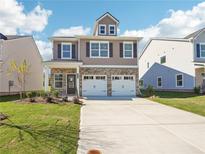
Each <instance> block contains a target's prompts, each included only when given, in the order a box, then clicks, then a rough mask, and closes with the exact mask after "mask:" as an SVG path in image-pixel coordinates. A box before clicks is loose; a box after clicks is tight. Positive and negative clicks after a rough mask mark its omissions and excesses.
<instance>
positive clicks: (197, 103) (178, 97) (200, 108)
mask: <svg viewBox="0 0 205 154" xmlns="http://www.w3.org/2000/svg"><path fill="white" fill-rule="evenodd" d="M155 96H156V97H153V98H149V99H150V100H152V101H155V102H159V103H161V104H165V105H169V106H173V107H176V108H179V109H182V110H186V111H189V112H193V113H196V114H199V115H202V116H205V95H203V96H201V95H196V94H194V93H182V92H155Z"/></svg>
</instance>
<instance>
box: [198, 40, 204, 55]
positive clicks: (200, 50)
mask: <svg viewBox="0 0 205 154" xmlns="http://www.w3.org/2000/svg"><path fill="white" fill-rule="evenodd" d="M199 44H200V46H199V49H200V58H205V56H204V57H202V56H201V55H202V54H201V53H202V51H201V45H205V43H199ZM204 52H205V51H204Z"/></svg>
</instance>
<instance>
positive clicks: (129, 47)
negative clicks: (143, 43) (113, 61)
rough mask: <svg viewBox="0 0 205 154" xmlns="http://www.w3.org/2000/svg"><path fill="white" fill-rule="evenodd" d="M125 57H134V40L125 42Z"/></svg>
mask: <svg viewBox="0 0 205 154" xmlns="http://www.w3.org/2000/svg"><path fill="white" fill-rule="evenodd" d="M123 57H124V58H133V43H132V42H124V43H123Z"/></svg>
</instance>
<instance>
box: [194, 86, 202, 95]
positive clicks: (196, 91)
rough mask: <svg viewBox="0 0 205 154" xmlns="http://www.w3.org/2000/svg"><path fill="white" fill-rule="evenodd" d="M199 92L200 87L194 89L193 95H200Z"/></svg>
mask: <svg viewBox="0 0 205 154" xmlns="http://www.w3.org/2000/svg"><path fill="white" fill-rule="evenodd" d="M200 90H201V87H200V86H198V87H194V93H195V94H200Z"/></svg>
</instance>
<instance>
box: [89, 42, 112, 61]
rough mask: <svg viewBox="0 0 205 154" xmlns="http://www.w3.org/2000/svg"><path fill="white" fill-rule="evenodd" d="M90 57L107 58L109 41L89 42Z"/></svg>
mask: <svg viewBox="0 0 205 154" xmlns="http://www.w3.org/2000/svg"><path fill="white" fill-rule="evenodd" d="M90 55H91V58H108V57H109V42H90Z"/></svg>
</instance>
